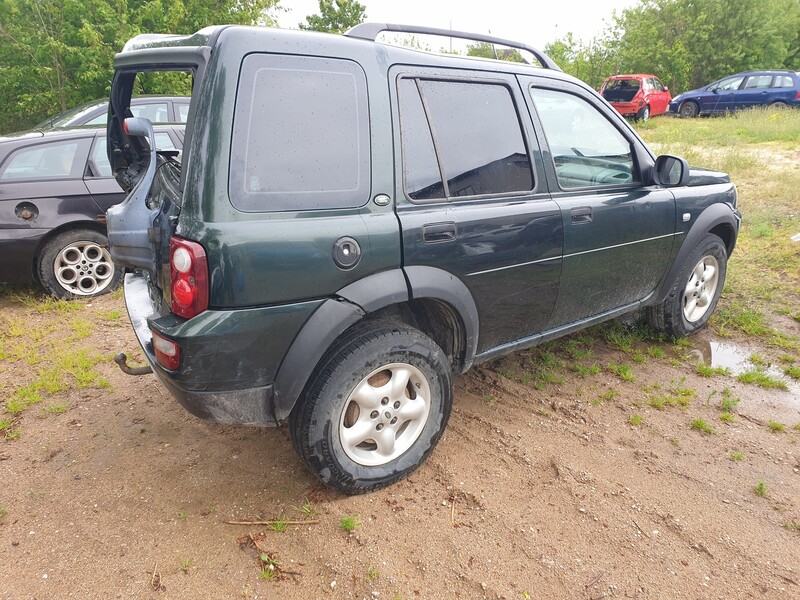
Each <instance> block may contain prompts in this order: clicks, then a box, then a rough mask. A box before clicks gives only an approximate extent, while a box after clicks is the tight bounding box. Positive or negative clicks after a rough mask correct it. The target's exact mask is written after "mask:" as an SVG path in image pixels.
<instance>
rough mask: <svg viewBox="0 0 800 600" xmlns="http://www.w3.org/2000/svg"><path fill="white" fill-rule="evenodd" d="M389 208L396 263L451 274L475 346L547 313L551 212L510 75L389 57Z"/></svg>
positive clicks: (558, 229)
mask: <svg viewBox="0 0 800 600" xmlns="http://www.w3.org/2000/svg"><path fill="white" fill-rule="evenodd" d="M393 80H394V82H395V85H394V86H393V92H396V95H395V100H396V102H395V106H396V107H397V111H396V112H397V117H398V119H399V127H398V131H397V133H396V139H399V140H400V141H401V144H400V146H401V148H400V149H401V152H399V153H397V171H398V173H402V174H403V177H402V178H401V179H400V178H398V183H397V190H396V197H397V203H396V206H397V215H398V218H399V220H400V225H401V229H402V238H403V265H404V267H413V266H416V265H423V266H429V267H435V268H438V269H440V270H442V272H443V273H442V275H443V276H445V277H446V276H448V274H449V275H452V276H455V277H457V278H458V279H459V280H461V282H463V283H464V285H465V286H466V287H467V289H468V290H469V292H470V293H471V295H472V298H473V299H474V301H475V304H476V306H477V309H478V315H479V318H480V333H479V339H478V352H483V351H486V350H489V349H491V348H494V347H496V346H498V345H501V344H503V343H507V342H511V341H513V340H517V339H520V338H522V337H525V336H527V335H531V334H533V333H537V332H539V331H541V330H542V329H544V327H545V326H546V325H547V323H548V321H549V319H550V314H551V312H552V310H553V306H554V304H555V300H556V295H557V293H558V282H559V277H560V274H561V247H562V243H563V241H562V235H563V232H562V221H561V212H560V209H559V207H558V205H557V204H556V203H555V202H553V201H552V200H551V198H550V196H549V193H548V189H547V186H546V183H545V177H544V173H543V169H542V164H541V161H540V160H539V159H538V158H537V159H536V160H532V159H531V156H536V157H538V156H539V153H538V152H531V150H532V148H534V147H535V145H536V142H535V138H534V137H533V131H532V129H531V126H530V122H529V120H528V119H527V118H521V115H524V111H525V103H524V100H523V98H522V95H521V90H520V88H519V84H518V82H517V80H516V78H515V77H514V76H512V75H503V74H486V73H480V72H453V71H447V72H446V73H442V72H437V71H435V70H430V69H409V68H398V69H396V70H395V71H394V73H393Z"/></svg>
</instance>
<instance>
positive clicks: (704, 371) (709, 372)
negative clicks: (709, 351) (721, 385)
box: [694, 363, 731, 377]
mask: <svg viewBox="0 0 800 600" xmlns="http://www.w3.org/2000/svg"><path fill="white" fill-rule="evenodd" d="M694 371H695V373H697V374H698V375H700V377H714V376H715V375H730V374H731V370H730V369H729V368H727V367H712V366H711V365H707V364H705V363H697V364H696V365H695V367H694Z"/></svg>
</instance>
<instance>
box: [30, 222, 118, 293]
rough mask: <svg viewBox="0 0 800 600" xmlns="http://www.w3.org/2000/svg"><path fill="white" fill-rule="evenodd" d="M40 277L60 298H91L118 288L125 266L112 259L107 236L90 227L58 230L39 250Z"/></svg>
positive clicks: (45, 286) (48, 289)
mask: <svg viewBox="0 0 800 600" xmlns="http://www.w3.org/2000/svg"><path fill="white" fill-rule="evenodd" d="M38 273H39V281H40V282H41V283H42V285H43V286H44V288H45V289H46V290H47V291H48V292H50V293H51V294H52V295H53V296H55V297H57V298H64V299H70V298H91V297H93V296H99V295H100V294H105V293H106V292H110V291H111V290H113V289H115V288H116V287H117V286H118V285H119V282H120V280H121V279H122V269H120V268H118V267H117V266H116V265H115V264H114V263H113V261H112V260H111V255H110V254H109V252H108V240H107V239H106V236H104V235H103V234H101V233H98V232H97V231H91V230H88V229H74V230H72V231H65V232H63V233H60V234H58V235H57V236H55V237H54V238H53V239H51V240H50V241H49V242H47V244H45V246H44V248H43V249H42V252H41V253H40V254H39V264H38Z"/></svg>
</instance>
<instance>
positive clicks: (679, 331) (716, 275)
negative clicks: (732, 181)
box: [647, 233, 728, 338]
mask: <svg viewBox="0 0 800 600" xmlns="http://www.w3.org/2000/svg"><path fill="white" fill-rule="evenodd" d="M727 264H728V255H727V252H726V250H725V245H724V244H723V242H722V240H721V239H720V238H718V237H717V236H716V235H713V234H711V233H709V234H706V236H705V237H704V238H703V239H701V240H700V243H699V244H697V246H696V247H695V249H694V250H693V251H692V253H691V254H690V255H689V257H688V258H687V259H686V261H685V262H684V264H683V266H682V267H681V271H680V274H679V275H678V278H677V279H676V280H675V283H674V285H673V286H672V289H671V290H670V292H669V294H668V295H667V297H666V299H665V300H664V301H663V302H662V303H661V304H659V305H657V306H653V307H650V308H648V309H647V317H648V320H649V321H650V324H651V325H652V326H653V327H655V328H656V329H658V330H660V331H663V332H665V333H667V334H669V335H671V336H673V337H676V338H679V337H684V336H687V335H691V334H693V333H695V332H696V331H697V330H699V329H700V328H702V327H703V326H704V325H705V324H706V323H707V322H708V319H709V318H711V314H712V313H713V312H714V309H715V308H716V306H717V302H718V301H719V297H720V294H722V288H723V286H724V285H725V273H726V271H727Z"/></svg>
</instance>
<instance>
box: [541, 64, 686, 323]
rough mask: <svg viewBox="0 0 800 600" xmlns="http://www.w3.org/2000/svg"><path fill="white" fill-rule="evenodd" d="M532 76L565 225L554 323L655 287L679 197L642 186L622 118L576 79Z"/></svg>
mask: <svg viewBox="0 0 800 600" xmlns="http://www.w3.org/2000/svg"><path fill="white" fill-rule="evenodd" d="M528 83H529V86H528V91H529V94H530V97H531V100H532V104H533V106H534V107H535V114H536V115H537V121H538V123H539V124H540V126H541V128H542V130H543V133H544V137H545V138H546V140H547V146H548V148H549V159H548V160H547V161H545V164H546V165H547V166H548V175H549V176H550V177H552V179H553V182H552V184H551V189H552V190H553V193H552V198H553V199H554V200H555V201H556V203H557V204H558V205H559V207H560V209H561V216H562V225H563V228H564V259H563V260H564V264H563V269H562V275H561V286H560V289H559V294H558V301H557V303H556V307H555V311H554V314H553V317H552V320H551V322H550V328H555V327H560V326H562V325H566V324H569V323H574V322H577V321H580V320H582V319H586V318H591V317H593V316H596V315H599V314H602V313H605V312H609V311H613V310H615V309H618V308H622V307H626V306H630V305H634V304H635V303H636V302H637V301H639V300H643V299H645V298H647V297H648V296H650V295H651V294H652V293H653V291H654V290H655V288H656V285H657V284H658V282H659V281H660V280H661V278H662V276H663V274H664V271H665V270H666V268H667V265H668V262H669V258H670V255H671V252H672V244H673V241H674V232H675V200H674V197H673V195H672V193H671V192H670V191H668V190H666V189H661V188H658V187H655V186H644V185H642V183H641V181H642V179H643V178H642V176H641V173H640V166H639V165H638V164H637V162H638V160H639V159H637V152H636V149H635V147H634V145H635V144H638V143H639V142H638V141H636V140H635V139H634V138H633V136H632V135H630V132H627V131H625V128H624V123H622V122H621V119H619V118H617V117H616V116H615V115H613V114H610V113H608V114H607V113H606V112H605V110H604V108H602V107H601V106H600V105H599V103H597V102H596V101H595V100H594V98H593V97H591V96H590V95H589V94H588V93H587V92H585V91H584V90H582V89H581V88H579V87H578V86H573V85H572V84H562V85H560V86H559V87H558V88H555V87H552V88H548V87H543V86H545V85H548V84H546V83H537V81H536V80H534V79H533V78H531V79H530V80H529V81H528ZM642 150H643V149H642Z"/></svg>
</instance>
